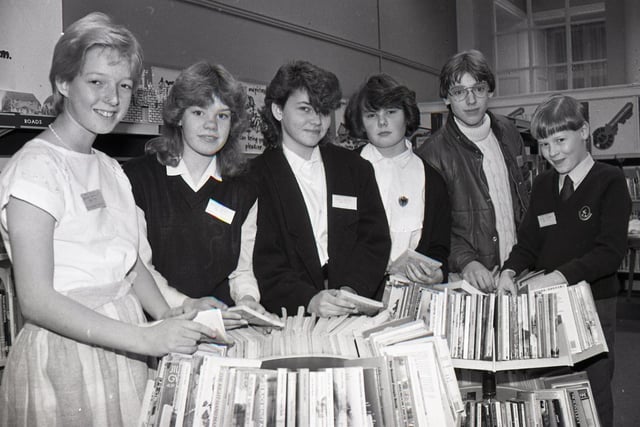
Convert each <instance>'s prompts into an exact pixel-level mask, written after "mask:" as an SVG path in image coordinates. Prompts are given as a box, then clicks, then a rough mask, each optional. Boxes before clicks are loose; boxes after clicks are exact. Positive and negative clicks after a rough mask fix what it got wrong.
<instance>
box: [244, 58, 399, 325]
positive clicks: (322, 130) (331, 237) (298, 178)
mask: <svg viewBox="0 0 640 427" xmlns="http://www.w3.org/2000/svg"><path fill="white" fill-rule="evenodd" d="M340 98H341V92H340V86H339V83H338V79H337V78H336V76H335V75H334V74H333V73H331V72H328V71H325V70H323V69H321V68H319V67H317V66H315V65H312V64H310V63H308V62H304V61H296V62H293V63H290V64H286V65H284V66H282V67H281V68H280V69H279V70H278V72H277V74H276V76H275V77H274V78H273V80H272V81H271V83H270V84H269V86H268V87H267V90H266V95H265V106H264V109H263V111H262V116H263V120H264V129H263V133H264V136H265V145H267V149H266V150H265V152H264V153H263V154H262V155H261V156H259V157H258V158H256V159H255V161H254V163H253V166H252V167H253V170H252V175H253V177H254V178H255V179H256V184H257V186H258V229H257V233H256V242H255V250H254V271H255V275H256V278H257V279H258V284H259V287H260V294H261V295H262V303H263V304H264V306H265V307H266V308H267V309H268V310H270V311H279V310H280V308H281V307H285V308H286V309H287V310H288V311H289V312H292V311H293V312H295V310H297V308H298V306H305V307H306V309H307V311H309V312H310V313H317V314H318V315H320V316H334V315H342V314H348V313H354V312H356V309H355V307H354V306H353V305H352V304H351V303H349V302H347V301H346V300H345V299H343V298H342V297H341V296H340V292H338V290H339V289H340V288H348V289H349V290H351V291H353V292H356V293H358V294H360V295H363V296H365V297H376V296H379V295H380V294H381V285H382V283H383V278H384V273H385V267H386V265H387V261H388V257H389V250H390V246H391V241H390V238H389V227H388V225H387V221H386V217H385V213H384V207H383V206H382V202H381V200H380V196H379V193H378V191H377V187H376V182H375V176H374V173H373V169H372V167H371V165H370V164H369V163H368V162H366V161H364V160H363V159H361V158H360V157H359V156H358V155H357V154H356V153H352V152H349V151H347V150H344V149H342V148H339V147H336V146H333V145H330V144H325V142H327V140H328V139H329V138H328V136H327V131H328V130H329V125H330V123H331V118H330V114H331V113H332V112H333V111H334V110H335V109H336V108H337V107H338V106H339V104H340Z"/></svg>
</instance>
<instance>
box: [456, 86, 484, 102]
mask: <svg viewBox="0 0 640 427" xmlns="http://www.w3.org/2000/svg"><path fill="white" fill-rule="evenodd" d="M471 92H473V96H475V97H476V98H486V96H487V95H488V94H489V85H488V84H487V83H485V82H482V83H478V84H475V85H473V86H471V87H466V86H454V87H452V88H451V89H449V96H451V98H452V99H453V100H454V101H456V102H460V101H464V100H465V99H467V96H469V93H471Z"/></svg>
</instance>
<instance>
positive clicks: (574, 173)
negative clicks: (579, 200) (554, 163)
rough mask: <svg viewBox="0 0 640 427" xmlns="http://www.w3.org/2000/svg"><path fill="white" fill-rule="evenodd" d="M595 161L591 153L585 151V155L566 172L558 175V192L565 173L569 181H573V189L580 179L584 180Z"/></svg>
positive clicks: (580, 181) (576, 186) (579, 182)
mask: <svg viewBox="0 0 640 427" xmlns="http://www.w3.org/2000/svg"><path fill="white" fill-rule="evenodd" d="M595 163H596V162H595V161H594V160H593V157H591V154H590V153H587V157H585V158H584V159H582V161H581V162H580V163H578V164H577V165H576V167H574V168H573V169H572V170H571V171H570V172H569V173H568V174H563V175H560V178H559V179H558V193H560V190H562V185H563V184H564V177H565V176H567V175H569V176H570V177H571V181H573V190H574V191H575V190H576V189H577V188H578V186H579V185H580V184H581V183H582V181H584V179H585V178H586V176H587V174H588V173H589V171H590V170H591V168H592V167H593V165H594V164H595Z"/></svg>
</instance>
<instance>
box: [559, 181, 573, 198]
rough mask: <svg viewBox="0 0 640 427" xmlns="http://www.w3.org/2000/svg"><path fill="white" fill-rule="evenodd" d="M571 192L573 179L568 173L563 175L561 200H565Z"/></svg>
mask: <svg viewBox="0 0 640 427" xmlns="http://www.w3.org/2000/svg"><path fill="white" fill-rule="evenodd" d="M572 194H573V181H571V177H570V176H569V175H567V176H565V177H564V183H563V184H562V190H560V198H561V199H562V201H563V202H564V201H566V200H567V199H568V198H569V197H571V195H572Z"/></svg>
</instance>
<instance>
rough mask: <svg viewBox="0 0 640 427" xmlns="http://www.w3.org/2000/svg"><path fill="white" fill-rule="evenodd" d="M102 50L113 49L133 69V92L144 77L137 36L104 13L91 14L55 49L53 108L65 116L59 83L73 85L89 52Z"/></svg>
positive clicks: (51, 77) (68, 31)
mask: <svg viewBox="0 0 640 427" xmlns="http://www.w3.org/2000/svg"><path fill="white" fill-rule="evenodd" d="M93 47H100V48H104V49H113V50H114V51H116V52H117V53H118V54H119V55H120V56H121V57H122V58H124V59H127V60H128V61H129V63H130V66H131V78H132V79H133V86H134V89H135V87H136V86H137V85H138V83H139V81H140V77H141V75H142V66H143V64H142V61H143V56H142V47H141V46H140V43H138V40H137V39H136V38H135V36H134V35H133V34H132V33H131V31H129V30H128V29H126V28H125V27H123V26H122V25H117V24H115V23H114V22H113V21H112V20H111V18H110V17H109V16H107V15H105V14H104V13H101V12H93V13H90V14H88V15H86V16H84V17H83V18H80V19H79V20H77V21H75V22H74V23H73V24H71V25H69V27H67V29H66V30H65V32H64V34H63V35H62V37H60V39H59V40H58V42H57V43H56V46H55V48H54V50H53V59H52V62H51V70H50V71H49V82H50V83H51V89H52V90H53V109H54V111H55V113H56V114H60V113H62V110H63V108H64V96H63V95H62V94H61V93H60V91H59V90H58V86H57V84H56V82H70V81H72V80H73V79H74V78H76V77H77V76H78V75H79V74H80V72H81V71H82V67H83V66H84V60H85V57H86V55H87V52H88V51H89V49H91V48H93Z"/></svg>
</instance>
